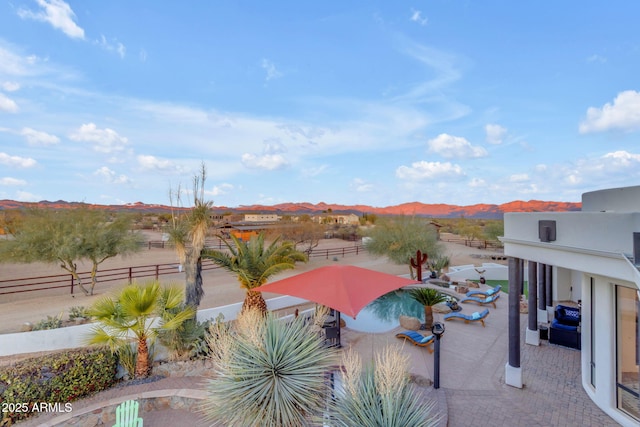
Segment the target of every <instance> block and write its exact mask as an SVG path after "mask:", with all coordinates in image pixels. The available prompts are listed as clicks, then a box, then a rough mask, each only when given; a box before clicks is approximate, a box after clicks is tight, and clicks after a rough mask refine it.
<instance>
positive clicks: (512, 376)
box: [504, 257, 523, 388]
mask: <svg viewBox="0 0 640 427" xmlns="http://www.w3.org/2000/svg"><path fill="white" fill-rule="evenodd" d="M522 282H523V272H522V262H521V260H520V259H519V258H513V257H510V258H509V360H508V362H507V364H506V366H505V376H504V378H505V383H506V384H507V385H510V386H512V387H517V388H522V368H521V367H520V289H522Z"/></svg>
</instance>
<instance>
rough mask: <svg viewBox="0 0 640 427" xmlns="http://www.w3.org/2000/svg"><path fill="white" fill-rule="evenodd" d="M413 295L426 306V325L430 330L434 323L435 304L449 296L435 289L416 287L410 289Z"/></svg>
mask: <svg viewBox="0 0 640 427" xmlns="http://www.w3.org/2000/svg"><path fill="white" fill-rule="evenodd" d="M409 292H410V293H411V297H412V298H413V299H415V300H416V301H418V302H419V303H420V304H422V305H423V306H424V323H425V327H426V328H427V329H428V330H430V329H431V326H432V325H433V306H434V305H436V304H439V303H441V302H445V301H446V300H447V296H446V295H444V294H443V293H441V292H438V291H437V290H435V289H431V288H416V289H411V290H410V291H409Z"/></svg>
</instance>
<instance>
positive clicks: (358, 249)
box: [0, 242, 364, 295]
mask: <svg viewBox="0 0 640 427" xmlns="http://www.w3.org/2000/svg"><path fill="white" fill-rule="evenodd" d="M149 243H151V242H149ZM156 243H157V244H159V243H164V242H159V243H158V242H154V246H149V248H151V247H165V246H155V244H156ZM208 247H211V246H209V245H208ZM362 252H364V248H363V246H362V245H355V246H348V247H343V248H332V249H313V250H312V251H311V252H310V253H309V259H312V258H324V259H329V258H337V257H343V258H344V257H345V256H347V255H358V254H360V253H362ZM220 268H221V267H219V266H217V265H216V264H214V263H213V262H212V261H209V260H203V262H202V270H203V271H209V270H216V269H220ZM180 272H181V270H180V266H179V264H178V263H175V262H173V263H166V264H152V265H140V266H132V267H121V268H112V269H106V270H98V272H97V273H96V281H97V282H98V284H101V283H108V282H121V283H131V282H132V281H133V280H134V279H140V278H149V277H153V278H155V279H156V280H157V279H158V278H159V277H160V276H163V275H167V274H176V273H180ZM78 277H79V278H80V280H81V281H82V284H83V285H86V284H89V283H90V282H91V272H90V271H83V272H80V273H78ZM64 288H68V289H69V292H70V293H71V294H73V293H74V292H75V291H76V290H77V288H78V282H77V280H76V279H75V278H74V277H73V276H72V275H71V274H70V273H67V274H56V275H51V276H39V277H25V278H18V279H8V280H0V295H9V294H19V293H25V292H37V291H48V290H52V289H64Z"/></svg>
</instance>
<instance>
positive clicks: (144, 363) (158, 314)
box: [87, 281, 195, 378]
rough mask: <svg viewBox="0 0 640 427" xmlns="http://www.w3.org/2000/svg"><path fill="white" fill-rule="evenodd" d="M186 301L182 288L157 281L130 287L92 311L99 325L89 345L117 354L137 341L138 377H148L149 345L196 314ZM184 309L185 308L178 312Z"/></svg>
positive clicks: (93, 332)
mask: <svg viewBox="0 0 640 427" xmlns="http://www.w3.org/2000/svg"><path fill="white" fill-rule="evenodd" d="M183 299H184V292H183V291H182V289H181V288H179V287H177V286H168V287H161V286H160V284H159V283H158V282H157V281H153V282H150V283H147V284H145V285H138V284H132V285H129V286H126V287H125V288H123V289H122V290H121V291H120V293H119V294H118V295H116V296H115V297H114V298H111V297H104V298H102V299H100V300H98V301H96V302H95V304H94V305H93V306H92V307H91V308H90V309H89V314H90V315H91V316H93V317H94V318H95V319H96V320H97V322H98V325H97V326H95V327H94V328H93V330H92V331H91V335H90V336H89V338H88V340H87V341H88V343H89V344H103V345H108V346H109V347H110V348H111V350H112V351H113V352H114V353H118V352H121V351H124V350H123V349H124V348H127V347H128V346H130V345H131V342H135V343H136V346H137V359H136V368H135V377H136V378H144V377H147V376H148V375H149V372H150V367H151V361H150V360H149V359H150V357H149V345H150V344H152V343H153V342H154V340H155V339H156V337H157V336H158V333H159V332H160V331H161V330H173V329H176V328H178V327H179V326H180V325H181V324H182V323H183V322H184V321H185V320H187V319H191V318H193V317H194V315H195V312H194V309H193V307H191V306H186V307H185V306H183V304H184V303H183ZM180 307H182V309H178V310H176V309H177V308H180ZM154 318H158V320H157V321H156V320H155V319H154Z"/></svg>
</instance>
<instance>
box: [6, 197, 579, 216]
mask: <svg viewBox="0 0 640 427" xmlns="http://www.w3.org/2000/svg"><path fill="white" fill-rule="evenodd" d="M79 205H80V203H78V202H65V201H62V200H58V201H55V202H49V201H41V202H37V203H27V202H17V201H14V200H0V210H8V209H21V208H27V207H43V208H44V207H46V208H53V209H65V208H71V207H74V206H79ZM94 206H95V208H97V209H106V210H109V211H114V212H121V211H127V212H140V213H155V214H157V213H166V212H170V211H171V207H170V206H165V205H156V204H144V203H141V202H137V203H132V204H127V205H94ZM580 208H581V204H580V203H577V202H553V201H540V200H529V201H522V200H516V201H513V202H509V203H504V204H501V205H492V204H477V205H469V206H458V205H447V204H426V203H421V202H410V203H403V204H400V205H396V206H386V207H373V206H366V205H337V204H328V203H318V204H313V203H281V204H277V205H271V206H267V205H250V206H238V207H236V208H228V207H225V206H215V207H214V210H215V211H217V212H220V213H225V212H231V213H250V212H264V213H267V212H273V213H279V214H284V215H296V214H310V215H313V214H319V213H322V212H327V211H329V210H330V211H331V212H334V213H336V214H337V213H354V214H356V215H362V214H365V213H367V214H376V215H416V216H426V217H434V218H459V217H465V218H483V219H501V218H502V216H503V214H504V213H505V212H566V211H579V210H580Z"/></svg>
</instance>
